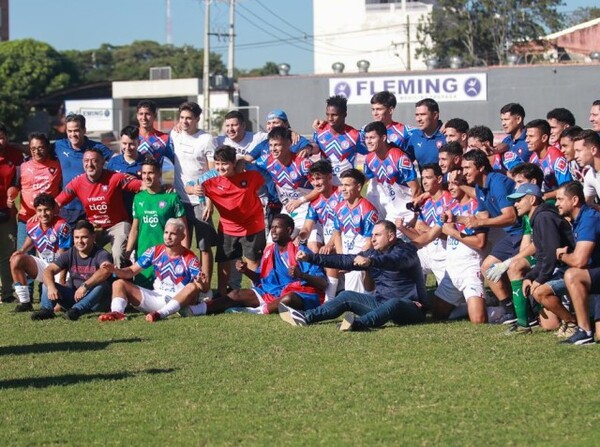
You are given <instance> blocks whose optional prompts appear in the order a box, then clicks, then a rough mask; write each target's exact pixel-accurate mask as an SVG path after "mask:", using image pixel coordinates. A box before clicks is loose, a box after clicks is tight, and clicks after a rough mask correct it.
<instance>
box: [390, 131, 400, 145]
mask: <svg viewBox="0 0 600 447" xmlns="http://www.w3.org/2000/svg"><path fill="white" fill-rule="evenodd" d="M390 141H391V142H392V143H395V142H396V141H398V135H396V134H395V133H393V134H391V135H390Z"/></svg>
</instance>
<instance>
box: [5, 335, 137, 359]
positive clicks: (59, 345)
mask: <svg viewBox="0 0 600 447" xmlns="http://www.w3.org/2000/svg"><path fill="white" fill-rule="evenodd" d="M141 341H143V340H142V339H141V338H123V339H119V340H106V341H61V342H56V343H34V344H32V345H17V346H0V356H2V355H26V354H45V353H49V352H61V351H73V352H77V351H100V350H102V349H106V348H107V347H108V346H110V345H112V344H113V343H139V342H141Z"/></svg>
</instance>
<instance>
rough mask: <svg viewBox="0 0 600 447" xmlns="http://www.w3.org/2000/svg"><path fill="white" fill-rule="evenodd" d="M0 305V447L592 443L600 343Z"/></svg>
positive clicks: (473, 331) (456, 326) (599, 430)
mask: <svg viewBox="0 0 600 447" xmlns="http://www.w3.org/2000/svg"><path fill="white" fill-rule="evenodd" d="M12 308H13V306H12V305H3V306H1V307H0V338H1V340H2V342H0V358H1V365H2V366H1V367H0V370H1V371H2V374H1V377H0V401H1V402H2V415H1V419H0V420H1V421H2V423H1V425H0V438H1V439H3V440H4V441H3V445H10V446H12V445H35V444H73V445H89V444H107V445H112V444H125V445H127V444H129V445H214V444H217V445H282V444H283V445H287V444H303V445H314V444H322V445H371V444H376V445H482V444H488V445H589V446H594V445H598V442H599V439H600V416H599V412H598V408H600V372H599V371H600V369H599V368H598V365H599V359H600V350H599V348H600V346H598V345H593V346H585V347H571V346H563V345H558V344H557V343H556V339H555V337H554V336H553V335H552V334H548V333H542V332H536V333H534V334H533V335H531V336H522V337H520V338H519V337H517V338H513V337H506V336H502V335H501V332H502V330H503V328H501V327H498V326H480V327H475V326H472V325H470V324H469V323H466V322H459V323H452V324H426V325H422V326H414V327H393V326H390V327H386V328H384V329H382V330H378V331H374V332H371V333H339V332H337V331H336V330H335V325H334V324H333V323H329V324H320V325H316V326H313V327H310V328H294V327H291V326H288V325H287V324H285V323H283V322H281V321H280V319H279V317H278V316H255V315H247V314H235V315H220V316H213V317H196V318H179V317H171V318H170V319H169V320H167V321H162V322H159V323H156V324H149V323H147V322H146V321H144V319H143V316H142V315H140V314H136V315H133V316H132V317H131V318H130V320H129V321H124V322H116V323H104V324H100V323H98V322H97V321H96V316H95V315H90V316H84V317H82V318H81V320H79V321H77V322H68V321H66V320H63V319H62V318H57V319H56V320H52V321H43V322H32V321H31V320H30V319H29V315H28V314H14V313H11V310H12Z"/></svg>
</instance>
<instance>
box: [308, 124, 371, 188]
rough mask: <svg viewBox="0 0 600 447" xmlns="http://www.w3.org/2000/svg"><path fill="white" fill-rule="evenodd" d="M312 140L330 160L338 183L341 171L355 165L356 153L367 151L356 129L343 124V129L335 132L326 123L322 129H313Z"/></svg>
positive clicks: (365, 152) (323, 155)
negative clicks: (340, 131)
mask: <svg viewBox="0 0 600 447" xmlns="http://www.w3.org/2000/svg"><path fill="white" fill-rule="evenodd" d="M313 141H314V142H315V143H316V144H317V145H318V146H319V149H320V151H321V156H322V157H323V158H326V159H328V160H329V161H331V167H332V168H333V174H334V175H335V179H336V181H338V183H339V180H338V179H339V176H340V174H341V173H342V172H344V171H346V170H348V169H351V168H354V167H355V163H356V155H357V154H367V153H368V152H369V151H368V150H367V148H366V147H365V146H364V145H363V144H362V143H361V141H360V135H359V132H358V130H356V129H355V128H354V127H350V126H344V131H343V132H342V133H337V132H336V131H335V130H333V128H332V127H331V126H330V125H329V124H326V125H325V126H324V127H323V128H322V129H319V130H318V131H315V133H314V134H313Z"/></svg>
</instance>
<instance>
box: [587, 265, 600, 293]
mask: <svg viewBox="0 0 600 447" xmlns="http://www.w3.org/2000/svg"><path fill="white" fill-rule="evenodd" d="M588 273H589V274H590V280H591V283H590V293H594V294H597V293H600V267H592V268H591V269H589V270H588Z"/></svg>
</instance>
